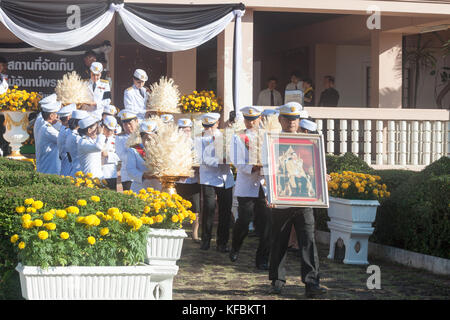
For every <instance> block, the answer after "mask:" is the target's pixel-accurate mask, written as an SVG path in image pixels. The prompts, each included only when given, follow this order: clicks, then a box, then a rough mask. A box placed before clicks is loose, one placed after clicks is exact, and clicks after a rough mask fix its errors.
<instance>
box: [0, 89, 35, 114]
mask: <svg viewBox="0 0 450 320" xmlns="http://www.w3.org/2000/svg"><path fill="white" fill-rule="evenodd" d="M41 99H42V96H41V95H40V94H38V93H37V92H34V91H33V92H28V91H26V90H18V87H17V86H14V87H13V89H8V90H7V91H6V92H5V93H3V94H1V95H0V111H22V112H26V111H35V110H37V109H38V104H39V100H41Z"/></svg>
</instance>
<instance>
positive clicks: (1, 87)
mask: <svg viewBox="0 0 450 320" xmlns="http://www.w3.org/2000/svg"><path fill="white" fill-rule="evenodd" d="M7 80H8V76H7V75H6V74H3V73H0V94H4V93H5V92H6V91H8V88H9V85H8V81H7Z"/></svg>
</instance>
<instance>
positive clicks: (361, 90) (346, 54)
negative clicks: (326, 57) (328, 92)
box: [335, 45, 370, 107]
mask: <svg viewBox="0 0 450 320" xmlns="http://www.w3.org/2000/svg"><path fill="white" fill-rule="evenodd" d="M366 66H370V46H339V45H338V46H336V76H335V81H336V82H335V87H336V90H338V91H339V96H340V98H339V104H338V106H345V107H365V106H366V72H365V67H366Z"/></svg>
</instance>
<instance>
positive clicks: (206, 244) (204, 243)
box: [200, 241, 209, 250]
mask: <svg viewBox="0 0 450 320" xmlns="http://www.w3.org/2000/svg"><path fill="white" fill-rule="evenodd" d="M200 250H209V241H202V244H201V245H200Z"/></svg>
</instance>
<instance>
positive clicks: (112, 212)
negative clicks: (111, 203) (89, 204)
mask: <svg viewBox="0 0 450 320" xmlns="http://www.w3.org/2000/svg"><path fill="white" fill-rule="evenodd" d="M119 212H120V210H119V209H118V208H114V207H113V208H109V209H108V211H107V213H108V214H109V215H114V213H119Z"/></svg>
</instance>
